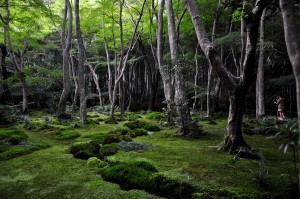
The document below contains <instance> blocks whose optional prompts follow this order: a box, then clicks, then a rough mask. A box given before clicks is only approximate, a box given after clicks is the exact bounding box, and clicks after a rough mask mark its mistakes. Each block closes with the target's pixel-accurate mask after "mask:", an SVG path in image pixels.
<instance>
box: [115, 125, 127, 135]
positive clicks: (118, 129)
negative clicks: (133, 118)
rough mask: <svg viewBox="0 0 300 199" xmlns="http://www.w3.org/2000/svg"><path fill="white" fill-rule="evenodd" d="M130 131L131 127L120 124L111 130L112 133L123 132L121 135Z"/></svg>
mask: <svg viewBox="0 0 300 199" xmlns="http://www.w3.org/2000/svg"><path fill="white" fill-rule="evenodd" d="M129 131H130V128H128V127H126V126H120V127H117V128H115V129H114V130H113V131H111V132H110V133H111V134H121V135H126V134H127V133H128V132H129Z"/></svg>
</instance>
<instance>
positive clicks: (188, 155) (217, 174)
mask: <svg viewBox="0 0 300 199" xmlns="http://www.w3.org/2000/svg"><path fill="white" fill-rule="evenodd" d="M89 115H90V116H91V118H92V119H93V120H97V118H98V119H99V118H102V119H105V118H106V117H107V116H105V115H100V114H97V113H89ZM34 119H37V120H38V119H39V120H41V116H37V117H35V118H34ZM140 119H141V120H145V121H147V122H152V123H156V122H157V121H155V120H148V119H145V118H140ZM97 121H98V120H97ZM99 121H100V120H99ZM215 121H216V123H217V124H213V125H212V124H209V123H208V122H207V121H200V123H201V124H202V125H203V126H204V129H205V130H206V131H208V132H211V135H210V136H205V137H202V138H199V139H189V138H186V139H184V138H180V137H176V136H174V135H175V132H176V129H175V128H173V129H170V128H166V127H161V128H162V130H161V131H159V132H151V133H150V134H149V135H148V136H140V137H136V138H134V141H136V142H142V143H148V144H151V147H150V148H149V149H148V150H145V151H143V152H136V151H129V152H125V151H119V152H118V153H117V154H116V155H114V156H112V157H111V159H115V160H118V161H128V162H130V161H133V160H139V159H146V160H147V161H151V163H152V164H153V165H155V167H156V168H157V169H158V170H159V171H160V172H165V173H167V174H168V175H170V176H173V177H174V178H176V177H177V178H179V179H181V180H186V181H189V182H191V183H193V185H195V186H196V187H198V188H199V190H201V191H203V192H205V191H206V192H205V194H206V195H207V194H208V195H210V194H211V192H217V191H216V190H222V191H223V192H224V190H225V192H226V191H227V192H229V193H230V194H231V195H230V194H229V196H228V197H227V198H233V197H232V195H234V196H235V197H236V196H238V197H240V198H260V197H264V196H266V197H267V198H281V197H282V196H284V194H285V192H286V190H288V189H289V188H290V187H291V185H292V184H293V183H295V181H296V175H297V174H296V173H295V170H294V164H293V154H292V152H291V151H290V150H289V151H288V152H287V153H286V154H283V152H282V151H279V150H278V146H279V145H280V141H278V140H275V139H272V140H268V139H266V136H263V135H251V136H250V135H244V137H245V140H246V142H247V143H248V144H249V145H250V146H251V147H253V148H255V149H257V150H258V151H259V152H260V153H262V155H263V158H264V163H265V167H264V169H265V170H268V174H269V176H268V178H269V181H268V185H267V186H266V187H258V185H257V183H255V182H254V181H253V180H252V179H253V177H254V176H255V175H256V174H257V173H258V172H259V171H260V166H259V161H258V160H248V159H238V160H234V159H233V156H232V155H230V154H228V153H222V152H218V151H217V150H216V148H215V146H217V145H218V144H219V143H220V142H221V140H222V139H223V135H224V131H225V126H226V118H223V119H216V120H215ZM53 123H55V125H54V124H49V125H50V126H54V127H55V129H60V130H62V131H66V132H74V133H78V134H79V135H80V137H74V138H72V139H68V140H62V139H57V132H55V131H54V132H53V128H48V129H47V128H46V129H41V130H39V129H35V130H26V129H24V128H23V126H24V125H23V124H19V125H18V126H15V127H14V129H16V128H17V129H20V130H23V131H24V132H26V134H27V135H28V140H30V141H32V142H36V143H43V144H48V145H49V146H50V147H48V148H46V149H42V150H39V151H35V152H32V153H30V154H27V155H23V156H20V157H17V158H13V159H10V160H5V161H1V162H0V198H104V199H105V198H106V199H115V198H116V199H117V198H137V199H141V198H142V199H143V198H145V199H147V198H159V197H158V196H155V195H152V194H149V193H147V192H145V191H143V190H123V189H121V188H120V187H119V185H117V184H113V183H110V182H106V181H104V180H103V179H102V178H101V175H100V174H99V168H97V167H91V166H89V165H87V164H86V160H80V159H75V158H74V157H73V156H72V154H69V153H68V149H69V147H70V146H71V145H72V144H73V143H74V142H85V141H89V140H91V137H93V136H94V137H96V136H99V135H105V134H107V133H108V132H110V131H112V130H114V129H115V128H116V127H119V126H122V125H123V124H124V123H126V121H121V122H119V123H118V124H105V123H104V122H102V121H100V122H99V124H96V123H90V124H88V125H86V126H82V125H79V127H78V128H73V127H72V125H71V124H72V122H71V123H67V122H66V123H62V124H58V123H56V122H55V121H53ZM296 157H297V158H298V157H299V152H297V156H296ZM297 163H299V159H297ZM297 166H298V169H299V164H298V165H297ZM205 194H196V195H195V197H197V198H205V197H204V196H205ZM203 195H204V196H203Z"/></svg>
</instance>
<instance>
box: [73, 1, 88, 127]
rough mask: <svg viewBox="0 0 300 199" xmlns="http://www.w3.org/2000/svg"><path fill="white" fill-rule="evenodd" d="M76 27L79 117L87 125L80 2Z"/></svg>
mask: <svg viewBox="0 0 300 199" xmlns="http://www.w3.org/2000/svg"><path fill="white" fill-rule="evenodd" d="M75 27H76V36H77V42H78V86H79V95H80V108H79V116H80V123H81V124H86V123H87V110H86V106H87V104H86V100H87V94H86V86H85V74H84V73H85V67H84V62H85V59H86V57H85V47H84V43H83V38H82V33H81V29H80V16H79V0H75Z"/></svg>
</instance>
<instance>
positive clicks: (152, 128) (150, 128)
mask: <svg viewBox="0 0 300 199" xmlns="http://www.w3.org/2000/svg"><path fill="white" fill-rule="evenodd" d="M144 129H145V130H146V131H160V128H159V126H157V125H155V124H147V125H145V126H144Z"/></svg>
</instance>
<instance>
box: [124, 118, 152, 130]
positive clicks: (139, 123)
mask: <svg viewBox="0 0 300 199" xmlns="http://www.w3.org/2000/svg"><path fill="white" fill-rule="evenodd" d="M146 124H147V123H146V122H144V121H141V120H135V121H131V122H127V123H125V124H124V125H123V126H126V127H128V128H130V129H131V130H133V129H137V128H143V127H144V126H145V125H146Z"/></svg>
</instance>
